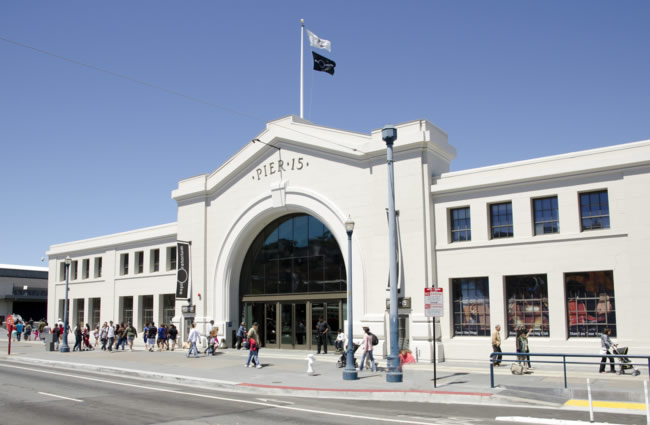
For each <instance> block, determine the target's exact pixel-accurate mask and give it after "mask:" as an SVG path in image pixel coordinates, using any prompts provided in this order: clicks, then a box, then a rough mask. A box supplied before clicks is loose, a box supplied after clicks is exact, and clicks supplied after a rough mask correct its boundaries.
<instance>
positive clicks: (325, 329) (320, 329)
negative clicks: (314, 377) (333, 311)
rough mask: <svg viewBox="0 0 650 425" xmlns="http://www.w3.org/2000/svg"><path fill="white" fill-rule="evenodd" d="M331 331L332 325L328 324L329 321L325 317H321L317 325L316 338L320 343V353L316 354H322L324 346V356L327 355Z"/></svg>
mask: <svg viewBox="0 0 650 425" xmlns="http://www.w3.org/2000/svg"><path fill="white" fill-rule="evenodd" d="M329 331H330V325H329V324H327V320H326V319H324V318H323V316H320V317H319V318H318V323H317V324H316V337H317V341H318V351H317V353H316V354H320V349H321V345H322V346H323V354H327V334H328V333H329Z"/></svg>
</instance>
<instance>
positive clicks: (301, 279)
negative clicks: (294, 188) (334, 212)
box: [239, 214, 347, 297]
mask: <svg viewBox="0 0 650 425" xmlns="http://www.w3.org/2000/svg"><path fill="white" fill-rule="evenodd" d="M346 290H347V284H346V273H345V263H344V262H343V256H342V255H341V250H340V249H339V245H338V243H337V242H336V239H335V238H334V235H332V233H331V232H330V231H329V229H328V228H327V227H326V226H325V225H324V224H323V223H321V222H320V221H319V220H318V219H316V218H314V217H312V216H309V215H306V214H291V215H287V216H283V217H281V218H279V219H277V220H275V221H273V222H272V223H270V224H269V225H268V226H266V227H265V228H264V230H262V231H261V232H260V234H259V235H257V237H256V238H255V240H254V241H253V243H252V244H251V246H250V248H249V249H248V252H247V253H246V258H245V259H244V265H243V266H242V272H241V279H240V285H239V295H240V296H242V297H243V296H246V295H277V294H296V293H322V292H341V291H346Z"/></svg>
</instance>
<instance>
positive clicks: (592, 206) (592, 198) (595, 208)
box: [580, 190, 609, 230]
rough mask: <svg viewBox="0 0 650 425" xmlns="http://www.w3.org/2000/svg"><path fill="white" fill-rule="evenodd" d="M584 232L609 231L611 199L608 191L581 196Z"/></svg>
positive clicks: (581, 217)
mask: <svg viewBox="0 0 650 425" xmlns="http://www.w3.org/2000/svg"><path fill="white" fill-rule="evenodd" d="M580 219H581V224H582V230H594V229H609V197H608V195H607V191H606V190H599V191H597V192H588V193H581V194H580Z"/></svg>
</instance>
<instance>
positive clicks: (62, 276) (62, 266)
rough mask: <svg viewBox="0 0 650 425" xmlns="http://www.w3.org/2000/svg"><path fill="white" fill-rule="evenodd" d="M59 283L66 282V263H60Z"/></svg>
mask: <svg viewBox="0 0 650 425" xmlns="http://www.w3.org/2000/svg"><path fill="white" fill-rule="evenodd" d="M59 281H60V282H65V262H64V261H62V262H60V263H59Z"/></svg>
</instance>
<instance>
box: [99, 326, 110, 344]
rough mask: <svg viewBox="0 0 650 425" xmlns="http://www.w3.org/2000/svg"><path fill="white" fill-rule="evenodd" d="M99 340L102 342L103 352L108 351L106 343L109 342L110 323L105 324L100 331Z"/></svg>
mask: <svg viewBox="0 0 650 425" xmlns="http://www.w3.org/2000/svg"><path fill="white" fill-rule="evenodd" d="M99 339H100V341H101V342H102V351H106V343H107V342H108V323H106V322H104V324H103V325H102V329H101V330H100V331H99Z"/></svg>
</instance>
